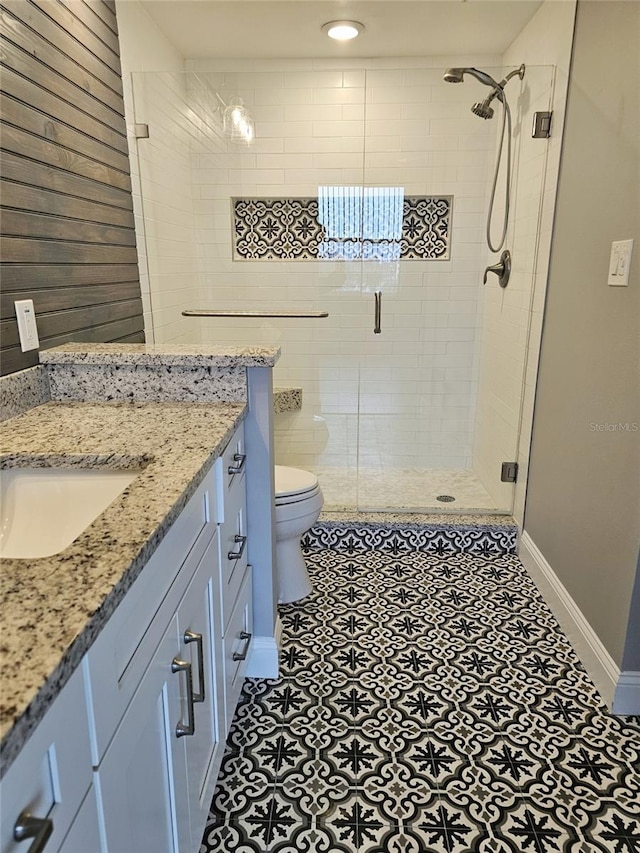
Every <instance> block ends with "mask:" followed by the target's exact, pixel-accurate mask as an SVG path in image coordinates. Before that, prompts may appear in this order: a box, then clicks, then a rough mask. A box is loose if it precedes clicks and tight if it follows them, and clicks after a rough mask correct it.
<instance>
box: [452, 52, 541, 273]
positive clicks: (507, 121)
mask: <svg viewBox="0 0 640 853" xmlns="http://www.w3.org/2000/svg"><path fill="white" fill-rule="evenodd" d="M524 72H525V66H524V65H520V67H519V68H516V70H515V71H510V72H509V74H507V75H506V76H505V77H504V79H503V80H501V81H500V82H499V83H497V82H496V81H495V80H494V79H493V77H492V76H491V75H490V74H487V72H486V71H481V70H480V69H478V68H449V69H447V71H445V74H444V78H443V79H444V80H445V82H447V83H462V81H463V79H464V76H465V74H470V75H471V76H472V77H475V78H476V80H479V81H480V83H483V84H484V85H485V86H489V87H490V88H491V92H490V93H489V94H488V95H487V97H486V98H485V99H484V101H478V102H477V103H475V104H474V105H473V106H472V107H471V112H472V113H473V114H474V115H477V116H480V118H483V119H490V118H493V114H494V111H493V107H492V106H491V103H492V101H494V100H495V99H496V98H497V99H498V100H499V101H500V103H501V104H502V130H501V132H500V141H499V142H498V148H497V150H498V153H497V157H496V165H495V169H494V173H493V184H492V186H491V196H490V198H489V208H488V211H487V227H486V237H487V246H488V247H489V249H490V250H491V251H492V252H499V251H500V249H502V247H503V246H504V243H505V240H506V237H507V228H508V227H509V213H510V208H511V147H512V144H513V140H512V133H513V128H512V121H511V109H510V107H509V102H508V100H507V96H506V94H505V91H504V87H505V86H506V85H507V83H508V82H509V80H511V78H512V77H519V78H520V80H522V79H523V77H524ZM505 131H506V145H507V166H506V173H505V182H504V184H505V190H504V193H505V194H504V214H503V220H502V229H501V232H500V239H499V240H498V242H497V243H494V242H493V239H492V236H491V222H492V219H493V209H494V205H495V196H496V187H497V185H498V176H499V173H500V162H501V160H502V152H503V150H504V147H505ZM508 260H509V263H510V257H509V258H508Z"/></svg>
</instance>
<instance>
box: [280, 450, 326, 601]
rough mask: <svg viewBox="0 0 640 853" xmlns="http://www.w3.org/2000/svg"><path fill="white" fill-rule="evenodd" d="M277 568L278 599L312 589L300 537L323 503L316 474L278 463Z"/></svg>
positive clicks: (292, 597) (293, 597)
mask: <svg viewBox="0 0 640 853" xmlns="http://www.w3.org/2000/svg"><path fill="white" fill-rule="evenodd" d="M275 486H276V487H275V503H276V571H277V579H278V601H279V602H280V603H281V604H288V603H290V602H292V601H299V600H300V599H301V598H304V597H305V596H307V595H309V593H310V592H311V590H312V586H311V581H310V580H309V573H308V572H307V567H306V565H305V562H304V557H303V556H302V548H301V547H300V537H301V536H302V535H303V534H304V533H306V532H307V530H309V528H310V527H312V526H313V525H314V524H315V523H316V521H317V520H318V516H319V515H320V510H321V509H322V505H323V503H324V498H323V496H322V490H321V489H320V485H319V483H318V478H317V477H316V476H315V474H311V473H310V472H309V471H303V470H302V469H301V468H287V467H285V466H284V465H276V466H275Z"/></svg>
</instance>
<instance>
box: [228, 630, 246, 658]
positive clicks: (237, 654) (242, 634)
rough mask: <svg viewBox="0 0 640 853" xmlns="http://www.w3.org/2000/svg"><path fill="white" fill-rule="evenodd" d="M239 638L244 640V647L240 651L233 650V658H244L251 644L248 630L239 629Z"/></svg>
mask: <svg viewBox="0 0 640 853" xmlns="http://www.w3.org/2000/svg"><path fill="white" fill-rule="evenodd" d="M240 639H241V640H244V641H245V645H244V649H243V650H242V651H241V652H234V653H233V655H232V656H231V657H232V658H233V660H245V659H246V657H247V655H248V654H249V646H250V645H251V634H250V633H249V632H248V631H240Z"/></svg>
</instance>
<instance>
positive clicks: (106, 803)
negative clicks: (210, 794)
mask: <svg viewBox="0 0 640 853" xmlns="http://www.w3.org/2000/svg"><path fill="white" fill-rule="evenodd" d="M179 649H180V644H179V640H178V625H177V617H176V616H174V617H173V619H172V620H171V622H170V624H169V627H168V629H167V631H166V633H165V634H164V636H163V638H162V640H161V641H160V644H159V646H158V648H157V650H156V652H155V654H154V656H153V658H152V660H151V663H150V664H149V667H148V669H147V671H146V672H145V674H144V676H143V678H142V681H141V683H140V686H139V687H138V690H137V691H136V694H135V696H134V698H133V700H132V701H131V704H130V705H129V708H128V709H127V712H126V714H125V715H124V717H123V718H122V721H121V723H120V725H119V726H118V730H117V731H116V733H115V735H114V738H113V740H112V742H111V744H110V745H109V748H108V749H107V751H106V753H105V756H104V759H103V761H102V763H101V764H100V767H99V769H98V770H97V771H96V773H95V778H94V782H95V784H96V788H97V789H98V792H99V803H100V807H101V811H102V819H103V822H102V825H103V827H104V832H105V839H104V841H105V848H104V849H105V850H106V853H132V851H134V850H135V853H192V851H193V850H194V849H195V848H194V846H193V844H192V841H191V832H190V825H189V802H188V796H187V771H186V756H185V740H187V739H188V738H187V737H179V738H178V737H177V736H176V726H177V724H179V723H186V722H187V720H188V704H189V702H188V697H187V685H186V680H187V679H186V677H185V673H184V672H178V673H173V672H172V662H173V660H174V658H176V657H177V656H178V655H179ZM198 840H199V839H198Z"/></svg>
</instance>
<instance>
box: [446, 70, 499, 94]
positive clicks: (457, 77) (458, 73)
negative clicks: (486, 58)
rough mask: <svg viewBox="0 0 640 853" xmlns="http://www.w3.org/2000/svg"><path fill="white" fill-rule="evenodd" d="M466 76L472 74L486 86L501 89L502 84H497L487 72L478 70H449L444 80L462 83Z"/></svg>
mask: <svg viewBox="0 0 640 853" xmlns="http://www.w3.org/2000/svg"><path fill="white" fill-rule="evenodd" d="M465 74H471V76H472V77H475V78H476V80H479V81H480V82H481V83H484V85H485V86H491V88H493V89H500V88H501V86H500V83H497V82H496V81H495V80H494V79H493V77H491V76H490V75H489V74H487V73H486V71H480V70H479V69H478V68H448V69H447V70H446V71H445V73H444V78H443V79H444V80H445V82H447V83H462V80H463V78H464V75H465Z"/></svg>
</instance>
